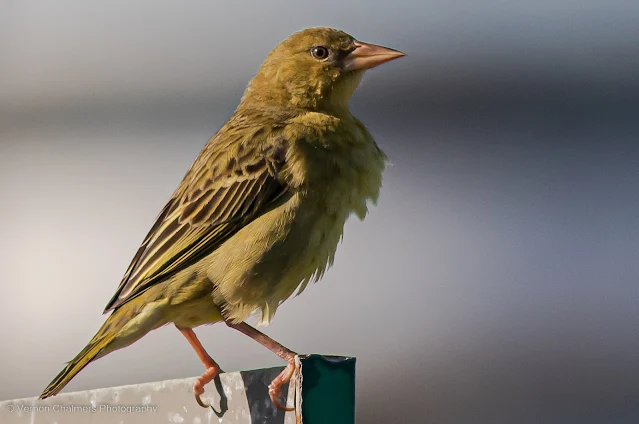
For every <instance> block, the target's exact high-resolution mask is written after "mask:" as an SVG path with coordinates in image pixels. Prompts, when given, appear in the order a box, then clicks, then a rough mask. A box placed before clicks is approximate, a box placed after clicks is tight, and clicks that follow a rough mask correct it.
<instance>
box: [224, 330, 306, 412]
mask: <svg viewBox="0 0 639 424" xmlns="http://www.w3.org/2000/svg"><path fill="white" fill-rule="evenodd" d="M225 322H226V325H228V326H229V327H231V328H234V329H236V330H237V331H240V332H242V333H244V334H246V335H247V336H249V337H250V338H252V339H253V340H255V341H256V342H258V343H259V344H261V345H262V346H264V347H266V348H267V349H269V350H270V351H271V352H273V353H275V354H276V355H277V356H279V357H280V358H282V359H283V360H285V361H286V362H287V363H288V365H287V366H286V368H284V371H282V372H281V373H280V375H278V376H277V377H275V379H274V380H273V381H272V382H271V384H269V386H268V394H269V396H270V398H271V401H273V403H274V404H275V406H276V407H278V408H279V409H282V410H284V411H294V410H295V408H286V407H284V406H282V404H280V402H279V400H278V398H279V397H280V396H281V395H282V386H283V385H284V384H287V383H288V382H290V381H291V378H292V377H293V374H294V373H295V357H296V356H297V353H295V352H293V351H292V350H290V349H288V348H286V347H284V346H282V345H281V344H279V343H278V342H276V341H275V340H273V339H271V338H270V337H269V336H267V335H266V334H264V333H262V332H261V331H259V330H257V329H256V328H254V327H251V326H250V325H248V324H247V323H245V322H241V323H239V324H233V323H231V322H229V321H225Z"/></svg>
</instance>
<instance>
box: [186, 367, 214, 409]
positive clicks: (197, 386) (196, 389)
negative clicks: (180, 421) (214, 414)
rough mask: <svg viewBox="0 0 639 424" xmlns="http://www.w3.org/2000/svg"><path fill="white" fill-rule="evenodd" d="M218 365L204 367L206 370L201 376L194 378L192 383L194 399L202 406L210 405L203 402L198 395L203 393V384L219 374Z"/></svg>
mask: <svg viewBox="0 0 639 424" xmlns="http://www.w3.org/2000/svg"><path fill="white" fill-rule="evenodd" d="M220 371H221V370H220V368H219V367H209V368H207V369H206V372H205V373H204V374H202V376H201V377H198V378H196V379H195V383H193V393H194V394H195V401H196V402H197V403H198V405H200V406H201V407H202V408H209V407H210V406H211V405H209V404H208V403H204V402H203V401H202V399H200V396H202V394H203V393H204V386H205V385H207V384H209V383H210V382H211V381H213V379H214V378H215V377H217V376H218V375H219V374H220Z"/></svg>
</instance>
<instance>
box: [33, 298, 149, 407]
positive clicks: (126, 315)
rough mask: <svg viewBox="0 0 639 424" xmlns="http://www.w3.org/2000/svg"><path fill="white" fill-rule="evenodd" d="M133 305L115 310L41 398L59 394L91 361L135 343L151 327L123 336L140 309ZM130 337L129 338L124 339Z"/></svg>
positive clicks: (50, 384)
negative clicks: (130, 335)
mask: <svg viewBox="0 0 639 424" xmlns="http://www.w3.org/2000/svg"><path fill="white" fill-rule="evenodd" d="M129 306H133V307H127V305H124V306H123V307H120V308H118V309H116V310H115V311H113V313H112V314H111V315H109V317H108V318H107V319H106V321H105V322H104V324H102V327H100V329H99V330H98V332H97V333H96V334H95V336H93V338H92V339H91V341H90V342H89V344H87V345H86V347H85V348H84V349H82V351H81V352H80V353H78V354H77V355H76V357H75V358H73V359H72V360H71V361H69V362H67V365H66V366H65V367H64V369H63V370H62V371H60V374H58V375H57V376H56V377H55V378H54V379H53V381H52V382H51V383H49V385H48V386H47V388H46V389H44V392H42V394H41V395H40V399H46V398H48V397H49V396H54V395H57V394H58V393H59V392H60V390H62V389H63V388H64V386H66V385H67V384H68V383H69V381H71V379H72V378H73V377H75V376H76V374H77V373H79V372H80V371H82V369H83V368H84V367H86V366H87V365H88V364H89V363H90V362H92V361H94V360H96V359H98V358H100V357H102V356H104V355H106V354H108V353H110V352H112V351H114V350H116V349H119V348H122V347H124V346H126V345H128V344H131V343H133V342H134V341H135V340H137V339H138V338H140V337H142V336H143V335H144V334H145V333H146V332H147V331H148V330H149V329H146V328H140V329H141V331H139V332H138V334H135V335H134V337H128V338H127V337H123V334H122V332H123V331H125V330H123V329H124V327H125V326H127V324H129V323H130V321H131V320H132V319H134V317H136V315H137V313H138V310H137V309H136V308H135V305H129ZM124 339H128V340H124Z"/></svg>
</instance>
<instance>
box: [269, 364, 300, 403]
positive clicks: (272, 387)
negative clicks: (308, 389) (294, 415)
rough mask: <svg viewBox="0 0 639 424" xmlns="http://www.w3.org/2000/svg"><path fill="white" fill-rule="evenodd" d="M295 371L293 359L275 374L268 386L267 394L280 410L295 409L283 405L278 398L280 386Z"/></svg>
mask: <svg viewBox="0 0 639 424" xmlns="http://www.w3.org/2000/svg"><path fill="white" fill-rule="evenodd" d="M296 371H297V366H296V365H295V360H293V361H291V362H289V363H288V365H287V366H286V368H284V370H283V371H282V372H281V373H280V374H279V375H278V376H277V377H275V379H274V380H273V381H272V382H271V384H269V386H268V395H269V397H270V398H271V401H272V402H273V404H274V405H275V406H276V407H277V408H278V409H281V410H282V411H287V412H292V411H295V408H294V407H292V408H287V407H286V406H283V405H282V404H281V403H280V401H279V398H280V396H282V386H283V385H284V384H286V383H289V382H290V381H291V378H292V377H293V375H294V374H295V372H296Z"/></svg>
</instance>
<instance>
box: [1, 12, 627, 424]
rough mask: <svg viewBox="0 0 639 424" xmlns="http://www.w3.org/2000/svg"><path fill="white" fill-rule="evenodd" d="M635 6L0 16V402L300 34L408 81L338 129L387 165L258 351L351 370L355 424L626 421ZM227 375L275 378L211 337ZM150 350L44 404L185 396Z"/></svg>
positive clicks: (96, 295)
mask: <svg viewBox="0 0 639 424" xmlns="http://www.w3.org/2000/svg"><path fill="white" fill-rule="evenodd" d="M638 21H639V2H636V1H607V2H604V1H586V0H583V1H565V0H564V1H557V0H556V1H535V2H524V1H495V0H487V1H483V2H478V1H457V2H450V1H444V0H439V1H428V0H421V1H411V2H408V1H406V2H397V3H394V4H392V5H391V3H390V2H386V3H384V4H382V3H378V4H374V3H372V2H365V1H346V0H339V1H333V0H325V1H322V2H312V3H311V2H292V1H291V2H286V1H273V2H221V1H174V2H167V1H157V0H156V1H151V0H145V1H137V2H127V1H112V2H96V1H85V2H79V1H78V2H73V1H70V0H66V1H63V0H59V1H56V2H44V1H43V2H37V1H25V0H22V1H17V0H16V1H11V0H8V1H7V0H5V1H3V2H2V3H1V4H0V61H1V66H0V177H1V179H0V198H1V199H2V207H1V208H0V284H1V287H2V295H1V296H0V322H2V324H3V325H2V326H0V339H1V340H2V346H3V347H2V349H1V350H0V399H11V398H18V397H27V396H37V395H39V393H40V392H41V390H42V389H43V388H44V387H45V386H46V384H47V383H48V382H49V381H50V380H51V379H52V378H53V377H54V376H55V375H56V374H57V373H58V371H59V370H60V369H61V368H62V366H63V364H64V362H66V361H68V360H70V359H71V358H72V357H73V356H74V355H75V354H76V353H77V352H78V351H79V350H80V349H81V348H82V347H83V346H84V344H85V343H86V342H87V341H88V340H89V339H90V338H91V336H92V335H93V334H94V332H95V331H96V330H97V329H98V328H99V326H100V325H101V323H102V321H103V319H104V317H103V316H102V315H101V311H102V309H103V307H104V306H105V304H106V302H107V301H108V299H109V298H110V297H111V295H112V294H113V292H114V290H115V288H116V287H117V284H118V283H119V281H120V278H121V277H122V274H123V273H124V271H125V269H126V267H127V266H128V264H129V261H130V259H131V257H132V255H133V254H134V252H135V251H136V249H137V247H138V244H139V243H140V242H141V241H142V239H143V237H144V235H145V234H146V232H147V230H148V229H149V227H150V225H151V224H152V222H153V220H154V218H155V216H156V215H157V213H158V212H159V210H160V209H161V208H162V206H163V205H164V203H165V201H166V200H167V199H168V197H169V195H170V194H171V193H172V191H173V189H174V188H175V186H176V185H177V184H178V182H179V181H180V179H181V178H182V176H183V175H184V173H185V171H186V169H187V167H188V166H189V165H190V163H191V161H192V160H193V159H194V158H195V156H196V155H197V153H198V152H199V150H200V149H201V147H202V146H203V145H204V143H205V142H206V140H207V139H208V138H209V137H210V136H211V135H212V134H213V133H214V132H215V131H216V130H217V129H218V128H219V127H220V126H221V125H222V123H223V122H224V120H225V119H226V118H228V116H230V114H231V113H232V112H233V110H234V108H235V106H236V104H237V102H238V100H239V98H240V96H241V94H242V92H243V89H244V87H245V85H246V83H247V82H248V81H249V79H250V78H251V77H252V75H253V74H254V72H255V70H256V69H257V67H258V66H259V64H260V63H261V61H262V59H263V58H264V56H265V55H266V54H267V53H268V51H269V50H270V49H271V48H272V47H273V46H275V45H276V44H277V43H278V42H279V41H280V40H282V39H283V38H285V37H286V36H288V35H289V34H290V33H292V32H295V31H297V30H299V29H301V28H304V27H308V26H318V25H322V26H333V27H338V28H341V29H343V30H345V31H347V32H349V33H350V34H352V35H354V36H355V37H357V38H358V39H360V40H363V41H368V42H372V43H377V44H383V45H387V46H389V47H393V48H397V49H400V50H403V51H405V52H407V53H408V57H407V58H404V59H401V60H399V61H397V62H393V63H390V64H387V65H384V66H382V67H380V68H377V69H375V70H372V71H370V72H368V73H367V75H366V76H365V79H364V81H363V83H362V85H361V87H360V89H359V90H358V92H357V93H356V95H355V98H354V99H353V102H352V110H353V112H354V114H356V115H357V116H358V117H359V118H360V119H362V120H363V121H364V122H365V123H366V124H367V125H368V127H369V128H370V130H371V131H372V133H373V134H374V136H375V137H376V139H377V140H378V143H379V144H380V145H381V147H382V148H383V149H384V150H385V151H386V152H387V153H388V155H389V156H390V158H391V161H392V163H393V166H392V167H390V168H389V169H388V171H387V172H386V174H385V183H384V189H383V192H382V195H381V199H380V202H379V206H378V207H377V208H374V209H372V212H371V214H370V215H369V217H368V218H367V220H366V221H365V222H364V223H360V222H358V221H356V220H352V221H349V223H348V224H347V228H346V234H345V239H344V242H343V244H341V245H340V248H339V251H338V254H337V260H336V263H335V266H334V268H333V269H332V270H331V271H330V272H329V273H328V274H327V275H326V277H325V278H324V280H323V281H322V282H321V283H319V284H317V285H315V286H312V287H311V288H310V289H308V290H307V291H306V292H305V293H304V294H303V295H302V296H300V297H297V298H295V299H292V300H290V301H288V302H287V303H286V304H285V305H284V306H283V307H282V308H280V310H279V313H278V315H277V317H276V319H275V322H274V323H273V324H272V325H271V326H270V327H268V328H267V329H266V332H267V333H268V334H269V335H271V336H273V337H274V338H276V339H278V340H280V341H281V342H282V343H284V344H286V345H288V346H290V347H291V348H293V349H295V350H298V351H300V352H319V353H335V354H347V355H355V356H357V357H358V381H357V384H358V399H357V401H358V422H360V423H395V422H397V423H542V422H543V423H615V424H618V423H635V422H637V420H639V308H638V306H639V283H638V277H639V261H638V260H637V259H638V258H637V256H638V252H639V213H638V212H639V188H638V187H639V116H638V115H639V78H637V75H638V74H639V30H638V29H637V28H638V27H637V22H638ZM197 333H198V334H199V336H200V338H201V340H202V341H203V343H204V345H205V347H206V348H207V349H208V350H209V352H210V353H211V354H212V355H213V356H214V357H215V358H216V359H217V360H218V361H219V362H220V363H221V365H222V366H223V368H224V369H226V370H238V369H249V368H256V367H265V366H274V365H279V364H281V362H279V360H278V359H277V358H276V357H275V356H274V355H272V354H271V353H270V352H268V351H266V350H265V349H263V348H261V347H260V346H259V345H257V344H256V343H255V342H253V341H251V340H249V339H247V338H245V337H244V336H242V335H240V334H238V333H235V332H233V331H231V330H230V329H227V328H225V327H223V326H212V327H203V328H200V329H198V330H197ZM201 371H202V370H201V365H200V363H199V361H198V359H197V357H196V356H195V354H194V353H193V352H192V350H191V348H190V346H189V345H188V343H187V342H186V341H185V340H184V338H183V337H182V336H181V335H180V334H179V333H178V332H177V331H176V330H175V329H174V328H172V327H166V328H162V329H160V330H158V331H155V332H153V333H151V334H149V335H148V336H147V337H145V338H144V339H142V340H141V341H140V342H138V343H136V344H135V345H133V346H131V347H129V348H127V349H124V350H121V351H118V352H116V353H114V354H112V355H110V356H108V357H106V358H104V359H101V360H99V361H97V362H95V363H93V364H91V365H90V366H89V367H88V368H86V369H85V370H84V371H83V372H82V373H80V374H79V375H78V377H77V378H76V379H75V380H73V382H72V383H71V384H69V386H68V387H67V390H68V391H71V390H82V389H89V388H97V387H105V386H111V385H123V384H131V383H137V382H145V381H154V380H162V379H170V378H178V377H186V376H194V375H199V374H200V373H201Z"/></svg>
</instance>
